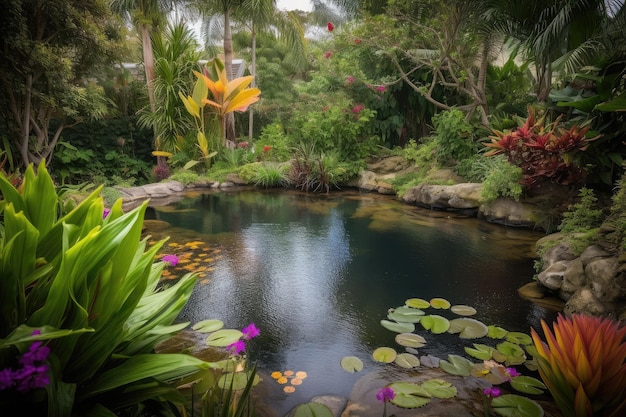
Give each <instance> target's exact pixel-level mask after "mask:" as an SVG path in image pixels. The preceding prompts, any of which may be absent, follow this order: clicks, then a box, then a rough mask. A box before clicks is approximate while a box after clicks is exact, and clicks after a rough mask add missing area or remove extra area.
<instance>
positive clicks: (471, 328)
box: [448, 318, 489, 339]
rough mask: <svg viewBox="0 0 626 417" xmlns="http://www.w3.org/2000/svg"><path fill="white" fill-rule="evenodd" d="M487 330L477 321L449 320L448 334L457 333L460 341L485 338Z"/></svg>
mask: <svg viewBox="0 0 626 417" xmlns="http://www.w3.org/2000/svg"><path fill="white" fill-rule="evenodd" d="M488 332H489V329H487V326H485V325H484V324H483V323H481V322H480V321H478V320H474V319H469V318H461V319H454V320H450V329H448V333H459V337H460V338H461V339H479V338H481V337H485V336H487V333H488Z"/></svg>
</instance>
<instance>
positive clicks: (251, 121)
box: [248, 22, 256, 143]
mask: <svg viewBox="0 0 626 417" xmlns="http://www.w3.org/2000/svg"><path fill="white" fill-rule="evenodd" d="M251 72H252V74H251V75H252V77H253V78H252V83H251V84H250V86H251V87H256V28H255V27H254V22H252V64H251ZM248 112H249V116H248V117H249V118H248V140H249V141H250V143H252V136H253V133H254V112H253V111H252V107H248Z"/></svg>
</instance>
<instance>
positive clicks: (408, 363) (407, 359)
mask: <svg viewBox="0 0 626 417" xmlns="http://www.w3.org/2000/svg"><path fill="white" fill-rule="evenodd" d="M395 363H396V365H398V366H400V367H402V368H405V369H411V368H416V367H418V366H420V360H419V359H418V358H417V356H415V355H411V354H410V353H400V354H399V355H398V356H396V360H395Z"/></svg>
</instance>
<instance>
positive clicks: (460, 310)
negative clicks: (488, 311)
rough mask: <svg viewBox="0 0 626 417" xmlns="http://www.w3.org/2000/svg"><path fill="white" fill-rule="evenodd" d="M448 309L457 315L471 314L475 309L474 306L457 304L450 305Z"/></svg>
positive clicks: (474, 312)
mask: <svg viewBox="0 0 626 417" xmlns="http://www.w3.org/2000/svg"><path fill="white" fill-rule="evenodd" d="M450 311H452V312H453V313H454V314H458V315H459V316H473V315H474V314H476V309H475V308H474V307H470V306H466V305H462V304H458V305H455V306H452V307H450Z"/></svg>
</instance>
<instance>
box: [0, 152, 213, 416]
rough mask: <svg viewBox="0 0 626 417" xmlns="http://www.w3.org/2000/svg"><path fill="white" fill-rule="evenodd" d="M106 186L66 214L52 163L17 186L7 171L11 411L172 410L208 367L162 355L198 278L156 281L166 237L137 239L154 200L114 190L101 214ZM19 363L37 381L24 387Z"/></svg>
mask: <svg viewBox="0 0 626 417" xmlns="http://www.w3.org/2000/svg"><path fill="white" fill-rule="evenodd" d="M100 190H101V187H100V188H98V189H96V190H95V191H94V192H93V193H92V194H91V195H89V196H88V197H87V198H86V199H84V200H83V201H82V202H81V203H80V204H79V205H78V206H76V207H75V208H74V209H72V210H71V211H69V212H67V213H63V212H62V209H61V205H60V204H58V202H59V197H58V195H57V193H56V190H55V188H54V185H53V182H52V179H51V178H50V176H49V174H48V172H47V171H46V167H45V163H44V162H42V163H41V164H40V165H39V167H38V170H37V173H35V170H34V168H33V166H32V165H31V166H30V167H29V168H28V169H27V170H26V172H25V175H24V181H23V183H22V185H21V187H20V189H19V190H18V189H16V188H15V187H14V186H13V185H12V184H11V183H10V182H9V181H8V180H7V179H6V178H4V176H0V192H1V193H2V198H3V199H2V200H0V225H1V226H3V227H0V230H2V233H0V373H1V374H2V376H3V381H4V382H5V383H4V384H2V389H0V407H1V408H2V409H3V410H4V409H7V408H8V409H12V410H14V409H18V407H19V409H20V410H21V413H22V414H24V415H46V414H47V415H49V416H72V415H81V416H93V415H100V416H102V415H114V413H118V412H122V411H123V410H125V409H128V408H129V407H135V408H136V407H141V406H142V405H144V404H147V403H150V404H151V405H154V404H157V405H159V406H160V407H161V408H164V407H165V405H167V404H168V403H184V397H183V396H182V395H181V394H180V392H179V391H178V390H177V389H176V383H177V381H178V380H179V379H180V378H182V377H186V376H189V375H194V374H196V373H198V372H199V371H201V370H206V369H208V368H209V367H210V364H209V363H207V362H204V361H201V360H199V359H196V358H194V357H192V356H190V355H186V354H156V353H154V347H155V345H156V344H157V343H158V342H160V341H162V340H165V339H167V338H169V337H170V336H171V335H172V334H174V333H175V332H177V331H179V330H181V329H183V328H184V327H186V326H187V323H180V324H174V320H175V319H176V317H177V316H178V314H179V312H180V311H181V309H182V308H183V307H184V305H185V303H186V302H187V300H188V298H189V296H190V295H191V291H192V289H193V286H194V284H195V281H196V279H195V276H194V275H193V274H188V275H185V276H184V277H183V278H181V279H180V281H178V282H177V283H176V284H174V285H172V286H170V287H169V288H167V289H163V290H161V289H159V288H158V283H159V279H160V276H161V272H162V270H163V267H164V265H165V262H155V261H154V259H155V255H156V254H157V252H158V251H159V249H160V248H161V246H162V245H163V243H164V241H160V242H158V243H156V244H155V245H153V246H152V247H150V248H147V239H144V240H142V239H141V229H142V223H143V216H144V212H145V210H146V207H147V204H146V203H144V204H142V205H141V206H139V207H137V208H136V209H134V210H131V211H129V212H128V213H124V212H123V211H122V203H121V200H118V201H117V202H116V203H115V204H114V205H113V206H112V207H111V209H110V211H109V212H108V213H107V214H106V215H104V214H105V209H104V206H103V201H102V198H101V197H100V195H99V194H100ZM37 352H39V353H37ZM43 353H45V355H44V354H43ZM24 358H26V359H24ZM27 366H30V367H36V368H37V370H35V371H33V369H31V368H27ZM20 370H22V371H24V372H25V371H29V372H30V371H33V372H32V373H31V375H32V376H33V378H36V380H33V379H31V380H30V382H28V381H26V383H25V385H19V384H20V383H21V382H24V381H25V378H24V375H23V373H22V374H19V375H18V374H17V373H18V372H20ZM9 377H10V378H11V379H9ZM20 386H22V387H23V388H24V389H22V390H20V389H18V388H19V387H20ZM152 411H153V412H154V414H155V415H156V414H158V410H154V408H153V409H152Z"/></svg>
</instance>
